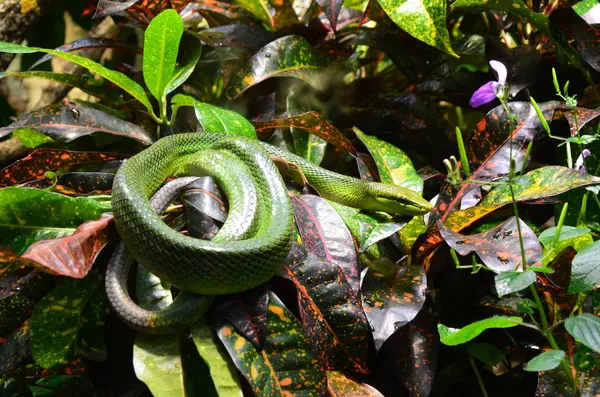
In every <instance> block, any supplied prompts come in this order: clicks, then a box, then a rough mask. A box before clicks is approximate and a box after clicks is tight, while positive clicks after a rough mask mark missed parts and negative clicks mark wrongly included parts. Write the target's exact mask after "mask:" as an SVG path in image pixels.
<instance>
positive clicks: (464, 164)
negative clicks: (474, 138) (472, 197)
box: [456, 127, 471, 178]
mask: <svg viewBox="0 0 600 397" xmlns="http://www.w3.org/2000/svg"><path fill="white" fill-rule="evenodd" d="M456 142H457V144H458V154H459V155H460V163H461V165H462V168H463V171H464V173H465V178H468V177H469V175H471V170H470V169H469V160H467V151H466V150H465V144H464V142H463V137H462V132H461V131H460V128H458V127H456Z"/></svg>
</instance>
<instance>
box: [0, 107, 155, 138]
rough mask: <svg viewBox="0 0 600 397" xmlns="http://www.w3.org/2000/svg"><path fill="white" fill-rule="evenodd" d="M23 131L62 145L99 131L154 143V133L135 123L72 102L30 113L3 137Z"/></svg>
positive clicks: (5, 130)
mask: <svg viewBox="0 0 600 397" xmlns="http://www.w3.org/2000/svg"><path fill="white" fill-rule="evenodd" d="M21 127H29V128H35V129H36V130H38V131H41V132H43V133H44V134H46V135H48V136H49V137H51V138H52V139H54V140H57V141H60V142H71V141H72V140H74V139H77V138H79V137H82V136H84V135H89V134H91V133H94V132H97V131H100V132H105V133H107V134H113V135H120V136H124V137H127V138H131V139H135V140H136V141H138V142H140V143H142V144H144V145H150V144H152V142H153V141H154V139H153V138H152V136H151V135H150V133H148V132H147V131H146V130H144V129H143V128H141V127H138V126H137V125H135V124H133V123H130V122H128V121H125V120H121V119H119V118H117V117H115V116H112V115H110V114H108V113H104V112H102V111H100V110H97V109H93V108H89V107H85V106H82V105H80V104H78V103H77V102H72V101H65V102H60V103H57V104H54V105H50V106H47V107H45V108H42V109H39V110H36V111H33V112H31V113H27V114H25V115H23V116H21V117H19V119H18V120H17V121H15V122H14V123H12V124H10V125H8V126H6V127H2V128H0V137H3V136H6V135H8V134H9V133H11V132H13V131H14V130H16V129H17V128H21Z"/></svg>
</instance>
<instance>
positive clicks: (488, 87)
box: [469, 61, 508, 108]
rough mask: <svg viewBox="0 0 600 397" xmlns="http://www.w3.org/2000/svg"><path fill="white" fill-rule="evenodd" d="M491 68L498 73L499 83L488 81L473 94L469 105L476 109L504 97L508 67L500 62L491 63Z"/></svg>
mask: <svg viewBox="0 0 600 397" xmlns="http://www.w3.org/2000/svg"><path fill="white" fill-rule="evenodd" d="M490 66H491V67H492V69H494V70H495V71H496V74H497V75H498V81H488V82H487V83H485V84H484V85H482V86H481V87H479V88H478V89H477V91H475V92H474V93H473V96H472V97H471V100H470V101H469V105H471V106H472V107H474V108H478V107H479V106H482V105H485V104H486V103H489V102H492V101H493V100H494V99H496V98H501V97H502V96H503V95H504V87H505V86H506V77H507V74H508V73H507V71H506V66H504V64H503V63H501V62H498V61H490Z"/></svg>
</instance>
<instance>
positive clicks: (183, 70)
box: [165, 41, 202, 95]
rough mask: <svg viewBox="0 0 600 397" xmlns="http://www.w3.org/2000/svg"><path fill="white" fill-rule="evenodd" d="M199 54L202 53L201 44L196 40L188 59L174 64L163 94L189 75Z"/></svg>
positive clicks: (178, 84)
mask: <svg viewBox="0 0 600 397" xmlns="http://www.w3.org/2000/svg"><path fill="white" fill-rule="evenodd" d="M200 55H202V44H201V43H200V42H199V41H198V42H197V44H196V45H195V46H194V47H193V53H192V55H191V56H190V57H189V59H188V60H187V61H186V62H185V63H184V64H182V65H180V66H175V70H174V71H173V73H172V75H171V79H170V80H169V83H168V84H167V86H166V88H165V95H167V94H169V93H171V92H173V91H174V90H175V89H177V87H179V86H180V85H181V84H183V83H184V82H185V81H186V80H187V79H188V78H189V77H190V75H191V74H192V72H193V71H194V69H195V68H196V64H197V63H198V60H199V59H200Z"/></svg>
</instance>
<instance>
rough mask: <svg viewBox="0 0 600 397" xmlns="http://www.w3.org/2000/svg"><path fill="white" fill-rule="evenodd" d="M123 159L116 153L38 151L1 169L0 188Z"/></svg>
mask: <svg viewBox="0 0 600 397" xmlns="http://www.w3.org/2000/svg"><path fill="white" fill-rule="evenodd" d="M124 157H125V156H123V155H122V154H117V153H101V152H75V151H72V150H48V149H39V150H35V151H33V152H31V153H29V154H28V155H27V156H25V157H23V158H22V159H20V160H18V161H16V162H14V163H12V164H11V165H9V166H8V167H6V168H4V169H2V170H1V171H0V187H2V186H9V185H15V184H18V183H23V182H26V181H29V180H31V179H35V178H38V177H41V176H43V175H44V174H45V173H46V172H47V171H56V170H57V169H59V168H65V167H70V166H76V165H82V164H90V163H104V162H107V161H111V160H115V159H122V158H124Z"/></svg>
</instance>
